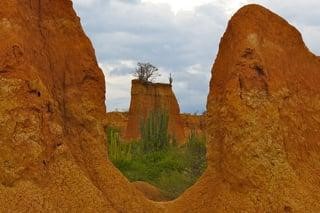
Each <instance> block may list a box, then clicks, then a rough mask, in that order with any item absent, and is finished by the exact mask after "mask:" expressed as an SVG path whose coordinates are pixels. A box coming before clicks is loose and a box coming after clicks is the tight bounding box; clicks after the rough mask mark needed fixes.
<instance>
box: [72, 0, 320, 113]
mask: <svg viewBox="0 0 320 213" xmlns="http://www.w3.org/2000/svg"><path fill="white" fill-rule="evenodd" d="M217 2H218V3H219V1H217V0H212V4H205V5H202V6H199V7H198V8H196V9H195V11H193V12H178V13H177V14H174V13H173V12H172V11H171V9H170V8H169V6H167V5H165V4H151V3H141V1H140V0H77V1H75V2H74V6H75V8H76V10H77V12H78V14H79V16H80V17H81V21H82V24H83V26H84V28H85V30H86V32H87V33H88V35H89V37H90V38H91V39H92V41H93V44H94V47H95V49H96V53H97V57H98V61H99V62H100V63H101V67H102V68H103V70H104V72H105V74H106V76H107V81H108V82H107V97H108V101H107V105H108V110H109V111H111V110H114V109H115V108H125V109H127V108H128V107H129V99H130V78H131V76H130V73H131V72H132V71H133V70H134V65H135V64H136V62H138V61H142V62H151V63H153V64H154V65H155V66H157V67H159V68H160V70H161V72H163V77H162V78H161V79H160V80H162V81H167V76H168V75H169V73H170V72H171V73H173V74H174V80H175V81H174V91H175V93H176V96H177V98H178V100H179V103H180V106H181V109H182V111H184V112H196V111H198V112H201V111H203V110H204V109H205V104H206V97H207V94H208V87H209V80H210V70H211V66H212V63H213V60H214V58H215V55H216V52H217V48H218V44H219V41H220V37H221V36H222V34H223V32H224V30H225V27H226V25H227V21H228V19H229V17H228V16H229V15H228V13H227V12H226V10H225V8H224V7H223V4H221V3H220V4H218V3H217ZM251 2H256V3H260V4H264V5H265V6H267V7H268V8H270V9H272V10H273V11H275V12H277V13H278V14H280V15H281V16H284V17H285V18H286V19H288V20H289V21H290V22H291V23H292V24H294V25H295V26H297V27H298V28H299V30H300V31H301V32H302V34H303V35H304V38H305V40H306V41H307V44H308V46H309V47H310V48H311V50H313V51H314V52H316V53H319V52H320V46H319V42H317V39H318V38H320V24H319V23H317V20H319V18H320V12H319V10H318V8H320V3H318V1H317V0H308V1H304V3H302V2H301V1H281V2H279V1H276V0H271V1H267V0H259V1H251ZM316 17H318V18H316Z"/></svg>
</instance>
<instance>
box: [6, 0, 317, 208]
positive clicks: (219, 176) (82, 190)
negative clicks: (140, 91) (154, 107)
mask: <svg viewBox="0 0 320 213" xmlns="http://www.w3.org/2000/svg"><path fill="white" fill-rule="evenodd" d="M319 73H320V61H319V59H318V58H317V57H316V56H315V55H313V54H312V53H310V52H309V50H308V49H307V48H306V47H305V45H304V43H303V41H302V39H301V35H300V34H299V32H298V31H297V30H296V29H294V28H293V27H292V26H290V25H289V24H288V23H287V22H286V21H285V20H283V19H281V18H280V17H278V16H277V15H275V14H273V13H271V12H270V11H268V10H266V9H264V8H262V7H259V6H255V5H251V6H247V7H244V8H242V9H241V10H240V11H239V12H238V13H236V15H235V16H234V17H233V18H232V20H231V21H230V23H229V25H228V28H227V31H226V33H225V34H224V36H223V38H222V40H221V44H220V50H219V53H218V56H217V59H216V62H215V64H214V67H213V70H212V74H213V76H212V80H211V84H210V94H209V97H208V104H207V109H208V117H207V127H208V129H207V132H208V135H209V144H208V169H207V171H206V172H205V174H204V175H203V176H202V177H201V179H200V180H199V181H198V182H197V183H196V184H195V185H194V186H193V187H192V188H190V189H189V190H188V191H187V192H186V193H184V194H183V195H182V196H181V197H180V198H178V199H177V200H176V201H173V202H168V203H165V204H161V206H162V207H161V208H165V209H160V207H159V206H160V204H156V203H152V202H150V201H147V200H146V199H145V198H143V196H142V194H141V193H138V192H137V191H136V190H135V189H134V187H133V186H131V184H129V183H128V181H127V180H126V179H124V178H123V176H122V175H121V174H120V173H119V172H118V171H117V170H115V169H114V168H113V166H112V165H111V164H110V163H109V161H107V160H106V148H107V147H106V146H105V138H104V130H103V128H102V126H103V125H102V123H103V122H102V119H103V118H104V116H105V107H104V81H103V76H102V72H101V71H100V69H99V68H98V66H97V62H96V59H95V56H94V51H93V49H92V46H91V44H90V42H89V40H88V39H87V37H86V36H85V35H84V33H83V31H82V29H81V26H80V23H79V19H78V18H77V17H76V14H75V13H74V11H73V9H72V5H71V2H70V1H69V0H55V1H50V0H41V1H39V0H28V1H27V0H7V1H0V212H23V211H28V212H240V211H246V212H319V211H320V206H319V205H320V204H319V203H320V198H319V191H320V186H319V185H320V184H319V183H320V144H319V138H320V95H319V94H320V91H319V90H320V87H319V82H320V75H319Z"/></svg>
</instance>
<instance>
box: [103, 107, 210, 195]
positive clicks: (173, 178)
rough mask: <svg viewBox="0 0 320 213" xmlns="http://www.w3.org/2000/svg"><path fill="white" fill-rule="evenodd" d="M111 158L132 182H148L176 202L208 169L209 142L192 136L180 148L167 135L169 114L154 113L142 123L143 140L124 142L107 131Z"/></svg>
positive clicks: (194, 135)
mask: <svg viewBox="0 0 320 213" xmlns="http://www.w3.org/2000/svg"><path fill="white" fill-rule="evenodd" d="M107 140H108V146H109V147H108V152H109V158H110V160H111V161H112V162H113V164H114V165H115V166H116V167H117V168H118V169H119V170H120V171H121V172H122V173H123V174H124V175H125V176H126V177H127V178H128V179H129V180H130V181H146V182H149V183H151V184H152V185H154V186H156V187H158V188H159V189H161V190H162V191H163V192H164V193H165V195H166V196H167V198H168V199H174V198H176V197H178V196H179V195H180V194H181V193H182V192H184V191H185V190H186V189H187V188H188V187H190V186H191V185H193V184H194V183H195V181H196V180H197V179H198V178H199V177H200V175H201V174H202V173H203V171H204V170H205V168H206V158H205V155H206V146H205V142H206V138H205V136H198V135H196V134H195V132H192V133H191V134H190V136H189V139H188V142H187V143H186V144H185V145H183V146H178V145H177V144H176V143H175V141H174V139H173V138H171V137H170V136H169V134H168V114H167V113H166V112H165V111H155V112H152V113H150V115H149V117H148V118H147V119H146V120H145V121H143V122H142V125H141V139H140V140H138V141H135V142H131V143H127V142H125V141H121V139H120V137H119V130H118V129H116V128H113V127H109V128H108V129H107Z"/></svg>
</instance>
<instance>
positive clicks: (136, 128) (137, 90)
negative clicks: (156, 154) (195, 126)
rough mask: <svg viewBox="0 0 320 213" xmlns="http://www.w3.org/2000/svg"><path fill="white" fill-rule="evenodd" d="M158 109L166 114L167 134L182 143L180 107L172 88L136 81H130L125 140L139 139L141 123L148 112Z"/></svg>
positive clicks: (167, 85) (166, 85)
mask: <svg viewBox="0 0 320 213" xmlns="http://www.w3.org/2000/svg"><path fill="white" fill-rule="evenodd" d="M158 109H162V110H166V111H167V112H168V115H169V127H168V130H169V133H170V134H171V135H172V136H174V137H175V138H176V139H177V140H178V142H180V143H181V142H184V141H185V136H184V130H183V124H182V122H181V118H180V107H179V104H178V102H177V99H176V97H175V95H174V93H173V91H172V87H171V86H170V85H169V84H152V83H150V84H148V83H142V82H140V81H138V80H133V81H132V87H131V102H130V109H129V117H128V119H129V120H128V126H127V132H126V138H127V139H136V138H139V137H140V124H141V121H142V120H144V119H146V118H147V117H148V115H149V113H150V112H152V111H154V110H158Z"/></svg>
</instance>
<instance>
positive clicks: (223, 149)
mask: <svg viewBox="0 0 320 213" xmlns="http://www.w3.org/2000/svg"><path fill="white" fill-rule="evenodd" d="M319 83H320V62H319V60H318V59H317V57H316V56H315V55H313V54H312V53H311V52H309V50H308V49H307V47H306V46H305V44H304V42H303V40H302V38H301V35H300V33H299V32H298V31H297V30H296V29H295V28H294V27H292V26H291V25H289V24H288V22H286V21H285V20H284V19H282V18H281V17H279V16H277V15H275V14H274V13H272V12H270V11H269V10H267V9H265V8H263V7H261V6H257V5H249V6H246V7H244V8H242V9H240V10H239V11H238V12H237V13H236V14H235V15H234V16H233V17H232V19H231V21H230V22H229V25H228V28H227V31H226V33H225V34H224V36H223V38H222V40H221V43H220V50H219V53H218V56H217V59H216V61H215V64H214V66H213V69H212V79H211V83H210V93H209V96H208V103H207V110H208V118H207V125H208V129H207V131H208V135H209V144H208V169H207V171H206V172H205V174H204V175H203V176H202V177H201V179H200V180H199V181H198V182H197V183H196V184H195V186H193V187H192V188H191V189H189V190H188V191H187V192H186V193H184V194H183V195H182V196H181V197H180V198H178V200H176V201H175V202H174V203H172V205H171V206H170V211H172V212H179V211H181V212H320V195H319V191H320V84H319Z"/></svg>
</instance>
